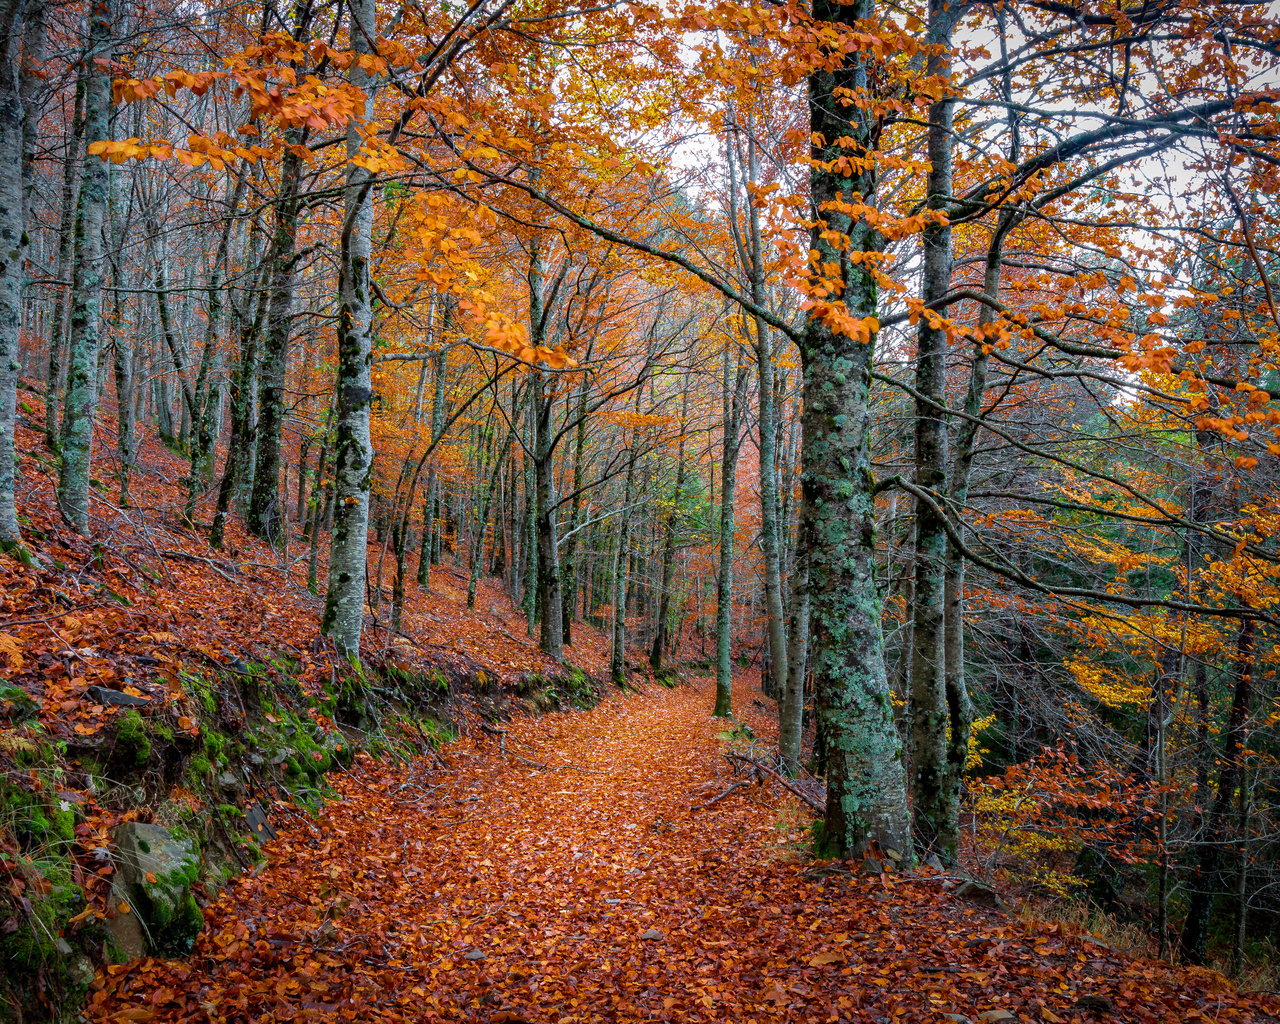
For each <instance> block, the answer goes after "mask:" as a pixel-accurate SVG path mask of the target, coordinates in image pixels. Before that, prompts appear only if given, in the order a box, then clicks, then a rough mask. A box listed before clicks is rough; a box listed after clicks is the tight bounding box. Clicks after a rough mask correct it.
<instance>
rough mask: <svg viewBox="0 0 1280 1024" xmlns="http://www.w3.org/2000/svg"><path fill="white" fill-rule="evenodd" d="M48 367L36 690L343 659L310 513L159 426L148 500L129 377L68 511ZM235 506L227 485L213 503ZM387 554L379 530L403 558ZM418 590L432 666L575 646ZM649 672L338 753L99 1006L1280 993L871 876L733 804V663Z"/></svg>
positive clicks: (409, 1006) (1083, 1001)
mask: <svg viewBox="0 0 1280 1024" xmlns="http://www.w3.org/2000/svg"><path fill="white" fill-rule="evenodd" d="M19 397H20V401H21V402H22V403H23V405H22V413H23V421H22V423H21V424H20V427H19V431H18V438H17V440H18V447H19V451H20V455H21V461H20V489H19V507H20V508H21V509H22V514H23V520H24V529H25V530H26V533H27V537H28V539H29V541H30V544H31V548H32V550H33V553H34V554H35V555H36V557H37V559H38V560H39V562H38V565H35V566H29V565H24V564H21V563H20V562H19V561H17V560H15V559H13V558H10V557H8V556H0V641H2V642H0V681H3V682H8V683H11V684H13V685H16V686H19V687H21V688H22V689H23V690H24V691H25V692H26V694H27V695H28V696H29V697H30V698H31V699H32V700H33V701H34V702H35V705H36V708H37V711H36V714H37V716H38V721H39V723H40V727H41V728H42V729H43V730H44V733H45V734H47V735H48V736H49V737H51V738H53V739H59V738H61V739H63V740H67V741H74V742H76V743H81V744H85V743H92V742H94V740H95V737H97V736H98V735H99V734H100V733H101V734H102V735H108V736H109V735H110V732H111V720H112V718H113V716H114V715H115V713H116V709H113V708H104V707H103V706H102V705H101V704H99V703H97V702H96V701H95V700H93V699H91V698H90V696H89V694H90V692H91V691H90V688H91V687H92V686H94V685H97V686H102V687H106V688H108V689H116V690H124V691H125V692H129V691H130V690H132V691H133V692H134V693H139V692H141V693H144V694H145V696H147V697H148V699H149V700H151V701H152V702H153V705H154V707H153V710H152V712H151V713H152V714H154V715H155V716H157V720H159V717H160V716H162V715H163V716H168V718H165V720H166V721H168V720H169V718H171V719H172V720H173V722H174V723H175V724H177V725H179V726H181V728H186V727H187V726H186V724H182V723H183V718H182V717H181V716H182V715H184V714H186V713H188V712H187V711H186V710H185V709H186V708H187V707H188V706H189V705H188V701H187V697H186V696H184V694H183V690H182V686H181V685H180V682H179V680H180V678H181V673H182V672H183V671H185V670H186V669H184V666H186V668H187V669H191V668H194V669H195V670H199V667H200V666H201V665H204V664H207V663H210V662H212V663H214V664H225V663H226V662H227V660H228V659H230V658H233V657H243V658H245V659H246V660H248V659H249V658H251V657H254V656H261V657H264V658H267V657H272V656H274V655H276V654H279V653H282V652H283V653H285V654H287V655H289V656H290V657H291V658H292V659H293V661H294V664H295V669H294V671H295V672H296V675H297V678H299V679H300V680H301V681H302V682H303V684H304V685H307V683H308V681H310V682H311V683H314V684H316V685H320V684H322V683H323V682H326V681H328V680H329V679H330V678H331V671H332V665H331V662H330V661H329V658H328V655H327V654H326V652H325V649H324V647H323V645H321V644H319V643H318V642H317V638H318V628H317V627H318V617H319V601H318V600H317V599H316V598H314V597H312V596H311V595H310V594H308V593H307V591H306V589H305V563H300V562H299V561H298V560H297V556H298V552H299V548H298V544H297V539H296V538H295V539H294V548H293V552H292V553H290V552H289V551H272V550H271V549H269V548H268V547H266V546H265V545H263V544H261V543H259V542H258V541H256V540H254V539H252V538H250V537H247V536H245V535H244V534H243V533H242V532H241V531H240V529H239V526H238V525H236V526H233V529H232V531H231V532H230V534H229V541H230V544H229V548H230V549H229V550H228V551H226V552H213V551H210V550H209V547H208V544H207V542H206V541H205V539H204V538H203V536H202V535H201V532H200V531H199V530H195V531H193V530H190V529H188V528H187V527H186V526H185V525H184V524H183V523H182V520H181V515H180V513H181V506H182V487H181V485H180V483H179V480H180V478H181V477H182V475H183V474H184V473H185V472H186V464H185V462H184V460H183V459H182V458H181V457H180V456H178V455H176V454H174V453H173V452H171V451H169V450H168V449H167V448H165V447H164V446H163V445H161V444H159V443H158V442H157V441H156V440H155V439H154V437H153V436H147V437H145V438H144V440H143V442H142V447H141V452H140V457H139V466H138V469H137V472H136V473H135V476H134V482H133V486H132V494H133V502H132V506H131V507H129V508H121V507H119V505H118V504H117V503H116V502H115V500H114V495H113V491H114V485H113V483H112V481H111V472H112V467H111V459H112V452H113V450H114V437H113V436H112V432H111V430H112V428H111V425H112V423H113V417H112V416H111V412H110V408H109V406H108V407H104V409H103V411H102V414H101V418H100V421H99V423H100V427H101V428H103V429H100V430H99V439H98V444H97V447H96V449H95V457H96V459H97V462H96V464H95V477H100V478H101V483H100V484H98V485H96V486H95V488H94V496H93V503H92V508H91V511H92V517H91V522H92V525H93V531H94V535H95V538H96V540H97V546H96V547H95V546H93V545H91V544H90V543H88V542H86V541H85V540H83V539H82V538H79V537H77V536H75V535H74V534H73V533H72V532H71V531H70V530H69V529H67V528H66V526H65V525H64V524H63V523H62V522H61V520H60V519H59V517H58V515H57V512H56V510H55V507H54V503H53V487H54V484H55V480H56V477H55V467H54V465H53V462H52V460H51V459H50V457H49V455H48V453H47V452H46V451H45V449H44V448H43V444H42V439H41V437H40V428H41V426H42V424H41V423H40V421H39V420H40V413H41V408H40V404H39V402H38V401H37V400H36V396H35V394H34V392H33V391H31V390H27V391H25V392H20V396H19ZM209 511H210V510H209V503H208V499H206V501H205V502H204V503H203V504H202V505H201V507H200V510H199V512H198V514H197V519H198V520H201V521H203V522H205V523H207V521H208V518H209ZM380 554H381V553H380V551H379V550H377V546H376V545H371V547H370V558H371V560H373V559H376V558H378V557H380ZM322 556H323V553H322ZM322 563H323V557H322ZM321 579H323V564H322V568H321ZM387 583H388V585H389V579H388V580H387ZM408 589H409V597H408V605H407V609H406V612H407V619H406V630H405V632H406V633H408V634H409V635H408V636H407V637H404V636H401V637H395V636H387V637H386V638H385V639H384V634H385V630H383V631H378V630H375V631H374V633H373V636H374V638H375V639H374V642H375V643H381V644H382V647H381V648H380V651H381V653H385V654H388V655H396V656H402V657H403V658H405V659H406V660H407V661H408V662H409V663H410V664H412V663H414V662H422V663H423V664H431V663H433V662H439V660H440V659H441V658H448V657H450V656H459V657H461V656H466V657H467V658H468V659H471V660H473V661H476V662H480V663H482V664H484V665H486V666H489V667H492V668H493V669H494V670H495V671H496V672H497V673H499V675H500V676H501V677H502V678H503V679H504V681H510V680H511V679H512V678H514V677H516V676H517V675H519V674H520V673H522V672H523V673H530V672H540V671H546V670H547V669H548V668H549V667H550V666H549V664H548V662H547V660H546V659H545V658H543V656H542V655H540V654H539V653H538V652H537V650H536V648H535V647H534V645H533V644H532V642H531V641H529V640H527V639H526V638H525V637H524V636H523V635H521V634H522V633H523V632H524V625H525V624H524V621H523V618H522V617H521V616H520V615H519V614H518V613H517V612H515V611H514V610H513V609H512V608H511V605H510V602H509V600H508V599H507V597H506V595H505V593H504V592H503V590H502V587H501V585H500V582H499V581H493V580H488V579H485V580H482V581H481V590H480V597H479V600H478V601H477V608H476V609H475V610H474V611H472V610H468V609H467V608H466V607H465V591H466V578H465V575H464V574H463V572H462V570H461V569H459V568H456V567H453V566H449V565H446V566H442V567H439V568H437V569H434V570H433V575H432V585H431V590H430V592H427V593H424V592H422V590H421V588H419V587H417V585H416V584H413V583H411V584H410V585H409V588H408ZM575 640H576V644H575V646H574V648H573V649H572V650H571V651H570V652H569V657H570V658H571V659H572V661H573V662H574V663H575V664H578V665H580V666H582V667H584V668H586V669H587V670H588V671H591V672H596V673H598V672H600V671H601V670H602V669H603V668H604V666H605V664H606V663H607V643H606V641H605V640H604V638H603V637H601V636H600V635H599V634H598V633H597V632H595V631H594V630H591V629H590V628H589V627H586V626H579V627H575ZM393 649H394V650H393ZM142 680H151V682H142ZM165 680H168V681H169V683H168V684H167V686H166V683H165ZM135 684H136V685H135ZM139 687H141V690H139ZM642 691H643V692H641V693H639V694H625V695H624V694H622V693H620V692H616V691H615V692H613V693H612V694H611V695H610V696H609V697H607V698H606V699H605V700H604V702H603V703H601V704H600V705H599V706H598V707H596V708H595V709H594V710H592V711H589V712H579V711H574V712H566V713H554V714H549V715H545V716H543V717H540V718H528V717H517V718H516V720H515V721H514V722H513V723H512V724H510V725H509V726H507V732H506V734H505V736H495V735H491V734H488V733H485V732H482V731H478V730H473V731H472V732H471V733H470V735H469V736H467V737H466V738H464V739H461V740H458V741H456V742H455V743H453V744H451V745H450V746H448V747H446V748H445V749H444V751H443V756H444V758H445V760H446V761H447V764H448V767H447V768H446V767H444V766H442V765H441V764H439V763H437V762H436V761H434V760H431V761H428V760H422V761H416V762H413V763H405V762H403V761H402V762H398V763H397V762H392V761H375V760H373V759H371V758H369V757H367V756H364V755H361V757H360V759H359V760H357V762H356V764H355V765H354V766H353V768H352V769H351V770H350V771H348V772H346V773H336V774H334V775H332V776H331V781H332V783H333V785H334V786H335V787H336V790H337V794H338V799H337V800H336V801H334V802H332V803H329V804H327V805H325V806H324V808H323V809H322V810H321V812H320V814H319V815H318V816H317V817H312V816H310V815H309V814H307V813H305V812H302V811H289V810H288V809H287V808H285V807H284V806H282V805H281V804H276V805H275V806H276V808H277V811H278V818H277V822H276V824H277V827H278V829H279V833H280V834H279V838H278V839H276V840H274V841H272V842H270V843H268V844H266V846H265V853H266V855H267V859H266V860H264V861H262V862H260V863H259V864H258V865H257V866H256V867H255V868H254V870H253V871H251V872H250V873H248V874H246V875H243V876H241V877H239V878H238V879H236V880H235V881H234V882H232V884H231V885H230V886H229V887H228V888H227V889H226V890H224V891H223V892H222V893H221V895H218V896H217V897H216V899H213V898H212V897H213V893H212V892H209V893H207V895H209V896H210V898H211V900H212V901H211V902H210V904H209V905H208V906H207V907H206V909H205V916H206V922H207V926H206V928H205V930H204V932H203V933H202V934H201V936H200V938H199V939H198V942H197V946H196V948H195V950H194V951H193V953H192V954H191V956H190V957H189V958H188V959H185V960H181V961H162V960H158V959H154V958H144V959H141V960H137V961H134V962H132V963H130V964H127V965H119V966H111V967H108V968H106V969H105V970H104V971H103V972H101V973H99V975H98V977H97V979H96V981H95V982H94V983H93V993H92V997H91V1001H90V1005H89V1007H88V1008H87V1009H86V1011H85V1012H86V1014H87V1015H88V1016H89V1017H90V1018H91V1019H92V1020H97V1021H118V1022H125V1021H151V1020H155V1021H179V1020H191V1021H223V1020H226V1021H244V1022H254V1024H266V1022H271V1021H294V1020H337V1021H373V1020H386V1021H393V1020H412V1021H430V1020H467V1021H472V1020H474V1021H493V1022H508V1024H515V1022H519V1021H529V1022H559V1024H570V1022H575V1024H576V1022H579V1021H584V1022H585V1021H630V1020H672V1021H702V1020H730V1021H737V1022H743V1024H750V1022H752V1021H766V1020H769V1021H775V1020H777V1021H781V1020H787V1021H804V1022H808V1021H822V1022H835V1021H850V1022H854V1021H859V1022H860V1021H868V1022H871V1021H876V1022H879V1021H945V1020H955V1021H957V1022H961V1021H963V1020H964V1019H970V1020H972V1021H974V1022H978V1021H994V1020H1024V1021H1048V1022H1054V1021H1064V1020H1070V1021H1090V1020H1104V1019H1106V1020H1115V1021H1135V1022H1137V1021H1142V1022H1145V1021H1184V1020H1214V1021H1241V1022H1251V1021H1257V1022H1261V1021H1274V1020H1277V1019H1280V1002H1278V1001H1276V1000H1274V999H1269V998H1268V997H1265V996H1261V995H1252V994H1239V993H1236V992H1235V990H1234V989H1233V988H1232V986H1231V985H1230V984H1228V983H1227V982H1226V981H1225V980H1224V979H1223V978H1222V977H1221V976H1220V975H1217V974H1215V973H1213V972H1209V971H1200V970H1186V969H1178V968H1173V967H1170V966H1169V965H1167V964H1161V963H1157V962H1154V961H1148V960H1144V959H1140V958H1133V957H1130V956H1129V955H1127V954H1125V953H1123V952H1120V951H1117V950H1114V949H1112V948H1109V947H1108V946H1106V945H1103V944H1101V943H1100V942H1098V941H1097V940H1096V939H1093V938H1091V937H1090V936H1089V935H1087V934H1085V933H1083V932H1082V931H1080V930H1079V929H1073V928H1070V927H1067V926H1063V925H1061V924H1047V923H1037V922H1028V921H1022V920H1017V919H1011V918H1008V917H1005V916H1003V915H1001V914H999V913H997V912H995V911H991V910H987V909H983V908H981V907H977V906H974V905H971V904H968V903H964V902H961V901H959V900H957V899H956V898H955V897H954V895H953V893H954V889H955V880H954V879H949V878H947V877H944V876H938V875H932V874H931V873H929V872H928V871H927V869H926V871H925V872H924V873H922V874H920V875H913V876H902V877H897V876H863V875H860V874H858V873H857V872H856V871H851V870H849V869H848V868H847V867H846V866H844V865H840V864H830V863H820V862H814V861H811V860H807V859H806V857H805V854H804V850H805V840H806V838H807V826H808V823H809V819H810V816H809V814H808V812H807V811H806V810H805V809H804V808H803V807H802V806H801V805H800V804H799V803H798V802H797V801H795V800H794V799H793V798H792V797H791V796H789V795H788V794H786V793H785V792H783V791H781V790H779V789H778V788H777V787H776V786H771V787H768V788H761V787H758V786H755V785H752V786H750V787H747V788H745V789H739V790H737V791H736V792H734V793H733V794H731V795H730V796H728V797H727V798H726V799H724V800H721V801H718V802H716V803H714V805H712V806H710V807H702V805H704V804H706V803H707V802H708V801H710V800H712V799H713V798H715V797H716V796H717V795H719V794H720V793H722V792H723V791H724V790H725V789H727V788H728V786H729V785H730V784H731V783H732V782H733V781H734V777H733V775H732V770H731V768H730V765H729V763H728V762H727V761H726V760H725V759H724V758H723V756H722V753H723V752H724V751H725V749H726V747H727V746H728V745H729V744H730V743H739V744H740V743H743V742H746V741H745V740H743V739H741V738H735V739H732V740H730V739H726V738H725V734H724V733H723V730H724V729H725V723H724V722H722V721H721V722H717V721H713V720H711V719H710V718H709V717H708V710H709V708H710V707H711V706H712V698H713V694H712V682H711V680H709V679H706V678H692V679H690V680H689V681H688V683H687V684H686V685H682V686H679V687H677V688H676V689H674V690H665V689H662V688H660V687H657V686H656V685H652V684H650V685H648V686H645V687H643V688H642ZM735 707H736V708H737V709H738V711H739V715H740V718H741V719H742V720H745V721H747V722H748V723H749V724H751V726H752V727H753V728H754V730H755V731H756V733H757V735H759V736H760V738H761V739H760V742H761V743H765V744H767V743H768V742H769V741H770V739H771V737H772V736H773V735H774V727H773V723H772V721H771V718H772V716H771V715H770V714H769V713H768V709H767V707H766V705H765V704H764V703H763V702H761V701H760V700H759V699H758V691H755V690H753V689H752V687H751V686H750V684H749V682H748V680H747V679H746V673H744V675H743V678H742V679H740V680H739V682H738V684H737V686H736V689H735ZM187 724H190V723H187ZM196 731H197V729H196V727H193V735H194V734H195V732H196ZM2 739H3V734H2V733H0V740H2ZM59 795H60V796H63V795H66V794H61V793H60V794H59ZM171 795H172V794H171ZM79 796H80V797H83V798H87V800H88V803H87V805H86V806H87V807H88V808H89V813H88V827H89V831H88V832H86V833H85V835H84V836H81V835H80V832H79V831H77V836H78V837H80V838H81V840H82V845H83V846H85V849H88V847H89V846H91V845H92V844H93V843H95V842H96V843H102V844H105V843H106V842H107V841H108V840H107V839H106V838H105V830H106V828H107V827H108V826H109V825H110V824H111V822H112V821H113V820H115V819H113V818H111V817H109V816H108V815H107V812H105V811H98V810H95V809H94V808H95V803H94V800H93V797H92V794H91V793H90V794H79ZM82 827H84V826H82ZM95 837H96V838H95ZM948 1014H950V1015H953V1016H951V1017H948V1016H947V1015H948ZM984 1015H985V1016H984Z"/></svg>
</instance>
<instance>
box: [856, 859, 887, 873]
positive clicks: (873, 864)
mask: <svg viewBox="0 0 1280 1024" xmlns="http://www.w3.org/2000/svg"><path fill="white" fill-rule="evenodd" d="M884 869H885V866H884V865H883V864H882V863H880V861H878V860H876V859H875V858H874V857H868V858H867V859H866V860H864V861H863V862H862V867H861V868H860V869H859V871H858V873H859V874H860V875H878V874H880V873H881V872H882V871H884Z"/></svg>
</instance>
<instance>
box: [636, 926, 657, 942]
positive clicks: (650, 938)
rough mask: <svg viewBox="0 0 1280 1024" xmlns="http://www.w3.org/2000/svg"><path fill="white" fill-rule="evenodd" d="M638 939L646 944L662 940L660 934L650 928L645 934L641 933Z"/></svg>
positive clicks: (655, 929)
mask: <svg viewBox="0 0 1280 1024" xmlns="http://www.w3.org/2000/svg"><path fill="white" fill-rule="evenodd" d="M640 938H642V939H644V940H645V941H646V942H657V941H658V940H659V939H660V938H662V932H660V931H658V929H657V928H650V929H649V930H648V931H647V932H643V933H641V935H640Z"/></svg>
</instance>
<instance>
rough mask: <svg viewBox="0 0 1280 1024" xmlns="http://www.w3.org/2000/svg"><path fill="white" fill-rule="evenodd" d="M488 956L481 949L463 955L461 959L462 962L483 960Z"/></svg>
mask: <svg viewBox="0 0 1280 1024" xmlns="http://www.w3.org/2000/svg"><path fill="white" fill-rule="evenodd" d="M488 955H489V954H488V953H486V952H485V951H484V950H483V949H473V950H471V952H469V953H463V954H462V959H463V960H483V959H484V958H485V957H486V956H488Z"/></svg>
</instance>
